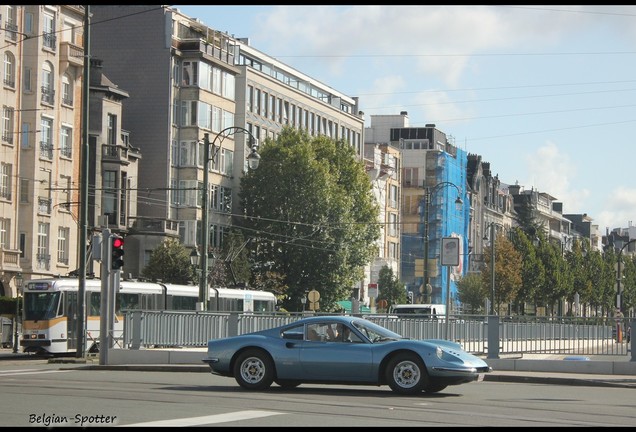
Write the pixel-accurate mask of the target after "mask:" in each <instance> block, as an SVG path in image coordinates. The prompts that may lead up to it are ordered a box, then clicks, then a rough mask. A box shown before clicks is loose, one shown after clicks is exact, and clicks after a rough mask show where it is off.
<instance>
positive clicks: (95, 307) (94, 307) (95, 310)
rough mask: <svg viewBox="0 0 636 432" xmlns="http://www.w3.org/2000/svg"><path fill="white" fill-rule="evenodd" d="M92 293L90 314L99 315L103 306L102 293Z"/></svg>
mask: <svg viewBox="0 0 636 432" xmlns="http://www.w3.org/2000/svg"><path fill="white" fill-rule="evenodd" d="M89 295H90V301H89V304H90V308H89V312H88V314H89V315H90V316H99V309H100V306H101V301H102V300H101V293H98V292H92V293H89Z"/></svg>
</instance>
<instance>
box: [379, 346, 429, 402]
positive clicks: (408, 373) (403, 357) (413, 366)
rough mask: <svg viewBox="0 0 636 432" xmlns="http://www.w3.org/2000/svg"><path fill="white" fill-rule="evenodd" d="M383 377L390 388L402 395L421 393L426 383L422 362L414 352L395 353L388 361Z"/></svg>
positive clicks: (426, 375)
mask: <svg viewBox="0 0 636 432" xmlns="http://www.w3.org/2000/svg"><path fill="white" fill-rule="evenodd" d="M385 374H386V376H385V378H386V381H387V383H388V384H389V387H391V390H393V391H394V392H395V393H399V394H403V395H413V394H417V393H421V392H422V389H424V388H425V387H426V386H427V385H428V374H427V373H426V367H425V366H424V362H423V361H422V360H421V359H420V358H419V357H418V356H416V355H415V354H409V353H403V354H398V355H396V356H395V357H394V358H393V359H391V361H390V362H389V363H388V365H387V368H386V371H385Z"/></svg>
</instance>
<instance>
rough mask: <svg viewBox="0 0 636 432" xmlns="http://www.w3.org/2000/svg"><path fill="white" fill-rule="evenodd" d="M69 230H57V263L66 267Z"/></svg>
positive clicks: (62, 228) (61, 228)
mask: <svg viewBox="0 0 636 432" xmlns="http://www.w3.org/2000/svg"><path fill="white" fill-rule="evenodd" d="M69 234H70V229H69V228H64V227H60V228H58V230H57V262H58V263H59V264H64V265H68V242H69Z"/></svg>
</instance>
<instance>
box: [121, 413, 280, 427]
mask: <svg viewBox="0 0 636 432" xmlns="http://www.w3.org/2000/svg"><path fill="white" fill-rule="evenodd" d="M279 414H283V413H280V412H275V411H237V412H233V413H227V414H216V415H209V416H203V417H190V418H183V419H174V420H157V421H152V422H145V423H135V424H127V425H122V426H123V427H129V426H131V427H146V426H159V427H162V426H199V425H204V424H214V423H225V422H231V421H237V420H249V419H254V418H259V417H269V416H273V415H279Z"/></svg>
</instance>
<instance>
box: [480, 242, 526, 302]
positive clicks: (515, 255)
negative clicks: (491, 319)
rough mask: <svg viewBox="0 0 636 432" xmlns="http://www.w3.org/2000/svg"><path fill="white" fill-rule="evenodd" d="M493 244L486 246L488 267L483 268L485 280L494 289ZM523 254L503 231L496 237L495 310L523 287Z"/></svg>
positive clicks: (512, 297)
mask: <svg viewBox="0 0 636 432" xmlns="http://www.w3.org/2000/svg"><path fill="white" fill-rule="evenodd" d="M491 247H492V246H490V247H488V248H486V253H485V261H486V267H485V268H484V269H483V270H482V272H481V276H482V279H483V282H484V284H485V285H486V286H488V287H489V289H490V290H491V291H492V270H491V268H492V267H491V259H492V249H490V248H491ZM521 270H522V260H521V255H520V254H519V252H517V250H516V249H515V248H514V245H513V244H512V242H511V241H510V240H508V239H507V238H506V236H505V235H504V234H503V233H499V234H497V236H496V239H495V299H494V302H495V311H498V310H499V307H500V306H501V304H502V303H509V302H511V301H512V300H513V299H515V298H516V296H517V292H518V291H519V289H520V288H521Z"/></svg>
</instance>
